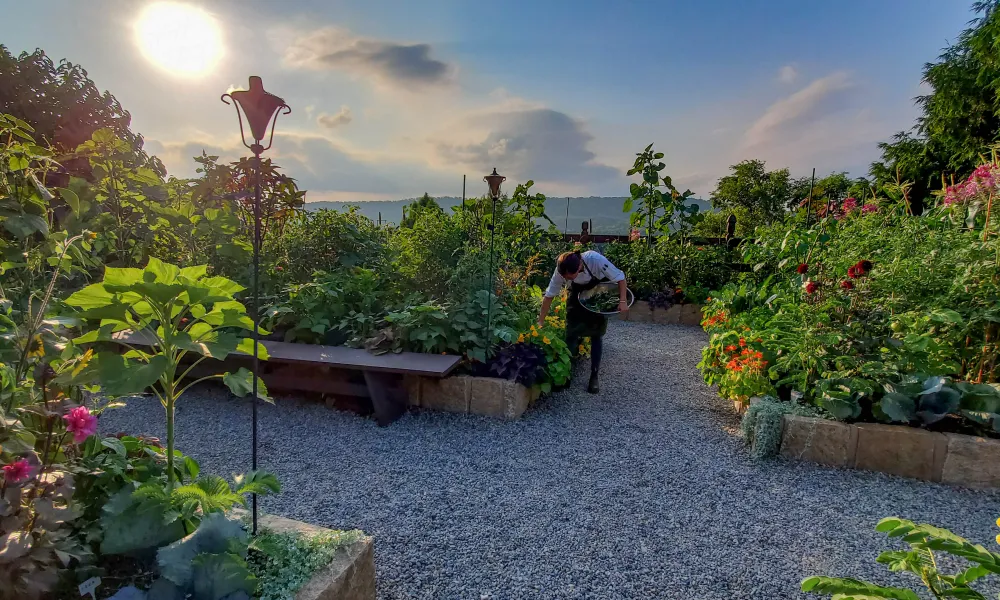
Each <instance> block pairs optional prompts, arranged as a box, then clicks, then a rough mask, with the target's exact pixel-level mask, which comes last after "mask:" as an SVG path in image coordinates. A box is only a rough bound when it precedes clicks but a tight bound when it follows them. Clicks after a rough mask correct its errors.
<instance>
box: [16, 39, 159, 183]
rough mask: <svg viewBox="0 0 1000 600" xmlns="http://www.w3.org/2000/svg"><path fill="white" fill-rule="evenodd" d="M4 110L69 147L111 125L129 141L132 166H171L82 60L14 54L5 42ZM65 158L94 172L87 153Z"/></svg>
mask: <svg viewBox="0 0 1000 600" xmlns="http://www.w3.org/2000/svg"><path fill="white" fill-rule="evenodd" d="M0 113H7V114H10V115H13V116H15V117H17V118H19V119H21V120H22V121H25V122H26V123H28V124H29V125H31V127H32V128H33V129H34V132H35V134H34V135H35V139H36V140H38V141H39V142H41V143H47V144H51V145H52V146H54V147H55V148H56V150H57V151H60V152H63V153H67V152H73V151H74V150H76V147H77V146H79V145H80V144H82V143H84V142H86V141H88V140H90V139H91V137H92V136H93V134H94V132H95V131H97V130H99V129H110V130H112V131H113V132H114V134H115V136H116V137H118V138H120V139H122V140H124V141H125V142H126V144H127V145H128V147H129V149H130V154H131V160H130V161H129V163H130V165H131V166H149V167H152V168H154V169H155V170H156V171H157V172H158V173H159V174H160V175H163V174H164V173H165V172H166V171H165V170H164V168H163V165H162V163H160V161H159V159H156V158H150V157H149V156H148V155H147V154H146V153H145V152H144V151H143V149H142V143H143V140H142V136H141V135H139V134H137V133H133V132H132V130H131V129H130V128H129V126H130V125H131V122H132V116H131V115H129V113H128V111H127V110H125V109H124V108H122V105H121V104H120V103H119V102H118V100H117V99H115V97H114V96H112V95H111V93H110V92H104V93H103V94H102V93H101V92H100V91H99V90H98V89H97V86H96V85H94V82H93V81H92V80H91V79H90V77H89V76H88V75H87V71H86V70H85V69H84V68H83V67H81V66H80V65H77V64H73V63H71V62H69V61H67V60H65V59H63V60H61V61H59V64H58V65H56V64H55V63H53V62H52V59H51V58H49V57H48V56H46V55H45V52H43V51H42V50H38V49H36V50H35V51H34V52H32V53H30V54H29V53H27V52H22V53H21V54H20V55H18V56H14V55H13V54H12V53H11V52H10V51H9V50H8V49H7V48H6V47H5V46H3V45H0ZM60 162H61V163H62V165H63V166H64V167H65V168H66V170H67V171H69V172H70V173H72V174H74V175H88V174H89V165H88V164H87V160H86V159H85V158H82V157H64V158H63V159H62V160H61V161H60ZM51 183H53V184H55V185H60V186H61V185H66V182H65V181H58V182H51Z"/></svg>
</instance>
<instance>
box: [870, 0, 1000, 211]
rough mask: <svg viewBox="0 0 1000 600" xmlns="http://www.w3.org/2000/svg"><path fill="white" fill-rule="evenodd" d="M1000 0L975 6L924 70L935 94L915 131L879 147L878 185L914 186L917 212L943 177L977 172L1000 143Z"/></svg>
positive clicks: (925, 101) (922, 102) (922, 101)
mask: <svg viewBox="0 0 1000 600" xmlns="http://www.w3.org/2000/svg"><path fill="white" fill-rule="evenodd" d="M998 6H1000V0H986V1H981V2H976V3H975V4H974V5H973V11H974V12H976V13H977V15H978V16H977V17H976V18H975V19H973V20H972V21H971V22H970V24H969V28H968V29H966V30H965V31H963V32H962V34H961V35H960V36H959V37H958V40H957V41H956V42H955V43H954V44H952V45H951V46H949V47H948V48H946V49H945V50H944V51H943V52H942V54H941V56H940V57H938V60H937V61H936V62H932V63H927V64H926V65H925V66H924V81H925V82H926V83H927V84H928V85H929V86H930V87H931V90H932V91H931V93H930V94H927V95H925V96H921V97H919V98H917V104H918V106H920V109H921V113H922V114H921V115H920V117H919V118H918V119H917V124H916V126H915V127H914V129H913V131H911V132H900V133H898V134H896V136H894V137H893V139H892V140H891V141H889V142H885V143H882V144H879V148H881V150H882V158H881V160H879V161H877V162H875V163H873V164H872V166H871V175H872V177H873V178H874V179H875V181H876V183H877V184H879V185H896V186H898V185H899V184H900V183H902V182H904V181H908V182H911V183H912V188H911V189H910V190H909V197H910V198H912V200H913V202H914V206H913V209H914V211H915V212H919V210H920V201H921V199H923V198H925V197H926V196H927V195H929V192H930V191H932V190H935V189H939V188H940V187H941V185H942V179H947V178H948V177H950V176H951V175H952V174H963V173H967V172H969V171H971V170H972V169H974V168H975V167H976V165H977V163H978V162H979V159H980V156H981V155H982V154H984V153H986V152H988V150H989V147H990V146H992V145H994V144H996V143H997V141H998V140H1000V101H998V96H997V94H998V92H1000V52H998V48H997V44H996V40H998V39H1000V12H998V11H997V7H998Z"/></svg>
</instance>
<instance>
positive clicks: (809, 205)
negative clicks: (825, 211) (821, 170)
mask: <svg viewBox="0 0 1000 600" xmlns="http://www.w3.org/2000/svg"><path fill="white" fill-rule="evenodd" d="M815 185H816V167H813V174H812V179H811V180H810V181H809V198H808V199H807V200H806V229H809V225H810V218H809V217H810V213H811V212H812V205H813V186H815Z"/></svg>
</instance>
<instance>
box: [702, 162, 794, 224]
mask: <svg viewBox="0 0 1000 600" xmlns="http://www.w3.org/2000/svg"><path fill="white" fill-rule="evenodd" d="M730 169H731V170H732V173H731V174H730V175H726V176H724V177H722V178H720V179H719V182H718V184H717V185H716V186H715V191H714V192H712V196H711V200H712V206H714V207H715V208H718V209H721V210H724V211H728V212H732V213H735V214H736V215H737V220H738V221H739V220H743V221H747V222H753V223H770V222H773V221H774V220H776V219H778V218H779V217H781V215H782V214H784V211H785V206H786V205H787V204H788V202H789V198H790V197H791V196H790V194H791V180H790V178H789V174H788V169H778V170H776V171H768V170H767V169H766V165H765V163H764V161H762V160H745V161H743V162H741V163H739V164H735V165H733V166H731V167H730Z"/></svg>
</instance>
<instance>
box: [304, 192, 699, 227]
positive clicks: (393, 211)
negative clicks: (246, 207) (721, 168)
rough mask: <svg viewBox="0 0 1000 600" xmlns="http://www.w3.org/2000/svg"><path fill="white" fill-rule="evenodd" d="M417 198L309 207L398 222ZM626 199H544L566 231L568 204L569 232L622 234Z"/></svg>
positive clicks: (444, 203) (452, 202)
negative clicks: (587, 229)
mask: <svg viewBox="0 0 1000 600" xmlns="http://www.w3.org/2000/svg"><path fill="white" fill-rule="evenodd" d="M414 200H415V198H409V199H406V200H377V201H375V200H371V201H359V202H307V203H306V210H320V209H324V208H328V209H333V210H345V208H346V207H348V206H357V207H358V211H359V212H360V213H361V214H362V215H364V216H366V217H368V218H369V219H371V220H372V221H378V219H379V216H380V214H381V218H382V221H383V222H385V221H388V222H390V223H399V221H400V219H401V218H402V217H403V207H404V206H406V205H407V204H409V203H410V202H413V201H414ZM435 200H436V201H437V203H438V204H439V205H441V207H442V208H444V209H446V210H447V209H450V208H454V207H457V206H459V205H460V204H461V203H462V199H461V198H456V197H453V196H441V197H438V198H435ZM567 200H568V203H567ZM690 201H691V202H694V203H695V204H697V205H698V206H699V208H700V209H701V210H711V204H709V202H708V201H707V200H702V199H698V198H692V199H691V200H690ZM624 202H625V198H610V197H598V196H591V197H589V198H569V199H567V198H547V199H546V201H545V213H546V214H547V215H548V216H549V218H550V219H552V220H553V221H554V222H555V224H556V226H557V227H558V228H559V230H560V231H565V230H566V223H567V211H566V209H567V204H568V206H569V218H568V222H569V232H570V233H579V231H580V224H581V223H583V222H584V221H588V220H589V221H593V232H594V233H604V234H619V235H621V234H626V233H628V229H629V226H628V215H627V214H626V213H623V212H622V204H623V203H624Z"/></svg>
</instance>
